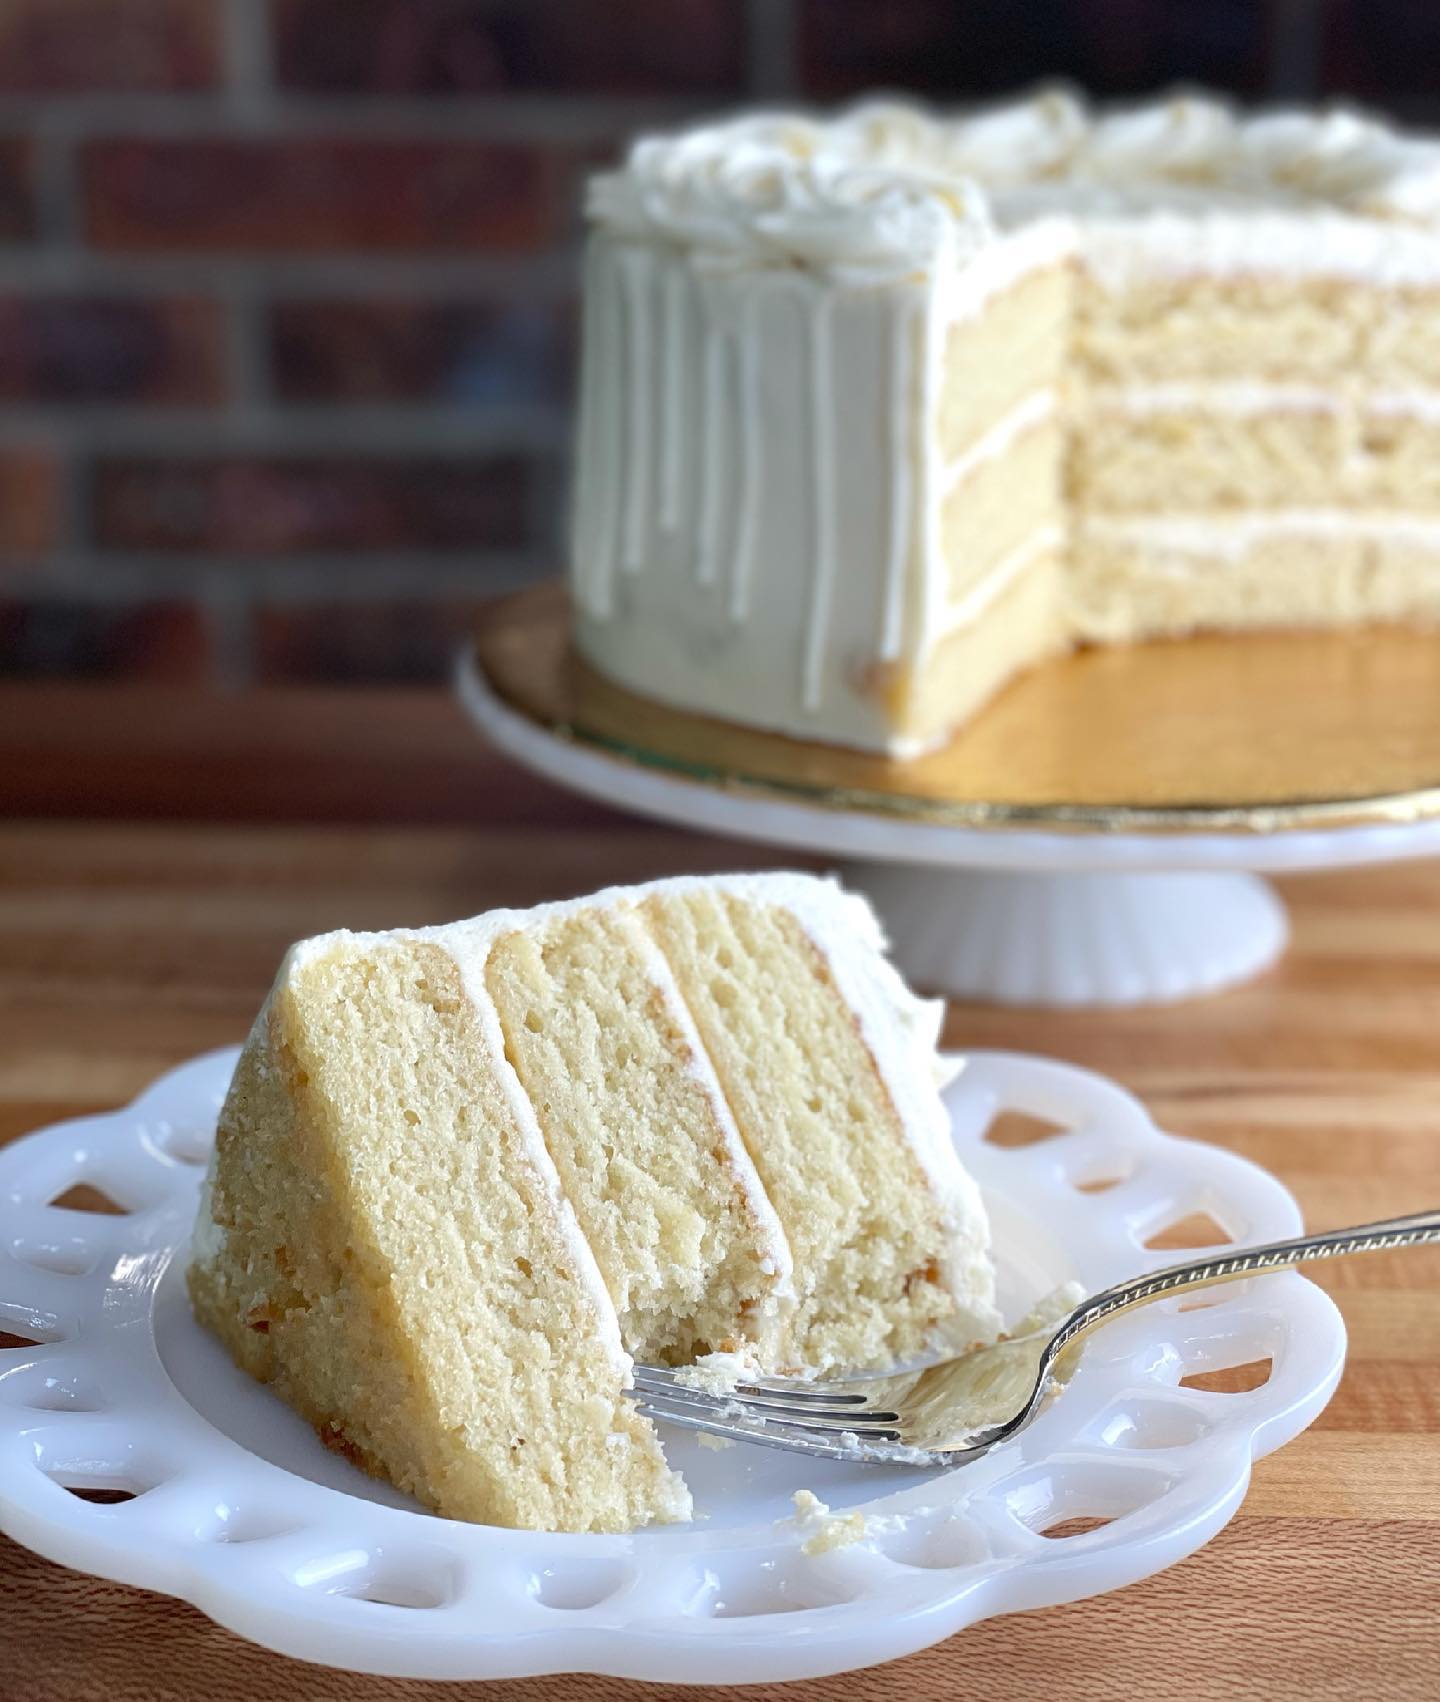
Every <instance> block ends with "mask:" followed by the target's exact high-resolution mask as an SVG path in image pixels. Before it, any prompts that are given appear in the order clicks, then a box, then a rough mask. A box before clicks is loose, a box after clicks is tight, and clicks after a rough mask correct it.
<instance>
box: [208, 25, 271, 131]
mask: <svg viewBox="0 0 1440 1702" xmlns="http://www.w3.org/2000/svg"><path fill="white" fill-rule="evenodd" d="M220 8H221V9H220V52H221V64H222V69H223V77H224V85H223V98H224V100H225V102H226V104H227V106H228V107H229V110H230V111H232V112H234V113H237V114H241V115H243V116H245V117H248V118H250V119H252V120H259V119H262V118H265V119H268V117H269V115H270V112H271V108H272V105H273V100H274V92H275V75H274V70H275V68H274V62H273V54H272V42H271V29H270V17H269V12H268V9H267V8H266V7H265V6H263V5H261V4H260V0H220Z"/></svg>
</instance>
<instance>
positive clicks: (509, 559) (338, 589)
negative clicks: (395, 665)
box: [6, 548, 560, 608]
mask: <svg viewBox="0 0 1440 1702" xmlns="http://www.w3.org/2000/svg"><path fill="white" fill-rule="evenodd" d="M559 573H560V567H559V564H558V559H557V558H556V557H555V556H554V555H553V554H546V553H542V552H540V551H535V550H481V549H477V550H469V551H464V550H455V551H431V552H430V553H428V554H427V553H425V552H424V551H414V550H412V551H405V552H391V551H387V552H383V553H378V552H377V553H376V554H374V555H370V554H366V553H365V552H357V553H353V554H352V553H347V552H344V551H338V552H331V553H327V552H323V551H313V550H312V551H296V552H295V553H294V554H293V555H287V556H243V555H209V554H206V553H204V552H203V551H198V550H191V551H175V552H174V553H173V554H172V553H170V552H168V551H158V550H156V551H148V552H146V551H120V550H116V551H106V550H103V549H98V548H97V549H94V550H89V551H86V550H75V551H71V552H68V553H66V554H64V555H60V556H55V557H52V558H50V559H49V560H48V561H45V562H43V563H41V564H40V565H38V566H36V567H28V566H27V567H26V568H25V570H24V572H23V573H16V574H15V576H14V578H13V580H12V582H11V586H10V587H9V592H10V594H9V595H7V598H6V600H7V601H10V602H27V601H28V602H74V603H81V604H86V605H90V604H93V605H95V606H98V607H108V606H112V605H114V606H130V605H135V604H143V603H162V602H163V603H168V602H182V603H197V602H200V601H202V600H203V598H204V597H205V595H206V594H207V592H208V593H210V594H214V593H216V592H217V591H218V590H223V591H224V592H225V594H226V595H232V594H233V596H234V597H235V598H236V599H238V600H241V601H245V602H248V603H254V604H273V605H274V606H276V607H283V608H288V607H304V606H306V605H308V604H312V603H316V602H324V603H344V604H352V603H353V604H357V605H363V604H366V603H380V602H400V601H404V602H419V603H424V602H438V601H440V600H441V599H442V598H444V599H454V598H456V597H464V598H471V599H475V600H477V601H478V600H483V599H484V598H486V597H489V596H493V595H497V594H499V593H501V592H504V591H508V590H513V589H515V588H517V587H519V586H522V585H533V584H534V583H536V581H537V580H540V579H544V578H551V577H558V575H559Z"/></svg>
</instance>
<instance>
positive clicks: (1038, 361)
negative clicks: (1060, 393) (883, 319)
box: [937, 263, 1074, 464]
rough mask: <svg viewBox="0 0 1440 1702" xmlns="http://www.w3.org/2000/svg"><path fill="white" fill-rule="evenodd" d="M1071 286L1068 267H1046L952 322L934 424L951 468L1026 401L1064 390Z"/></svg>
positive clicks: (945, 351) (947, 333)
mask: <svg viewBox="0 0 1440 1702" xmlns="http://www.w3.org/2000/svg"><path fill="white" fill-rule="evenodd" d="M1073 289H1074V279H1073V275H1072V271H1071V268H1070V266H1069V265H1068V263H1067V264H1063V265H1050V266H1045V267H1043V268H1041V269H1040V270H1038V271H1035V272H1031V273H1028V274H1024V275H1022V276H1021V277H1020V278H1018V279H1017V280H1016V281H1015V282H1014V283H1013V284H1011V285H1010V287H1009V288H1008V289H1006V290H1004V291H1002V292H1001V293H1000V294H999V295H996V296H993V297H991V298H990V299H989V300H987V301H986V302H985V304H984V307H983V309H982V310H980V311H979V312H976V313H966V314H964V315H962V316H961V317H959V318H956V319H954V320H952V321H951V322H950V324H949V325H948V327H947V328H946V331H945V345H944V358H943V364H942V368H941V375H940V396H939V407H938V420H937V437H938V443H939V449H940V454H941V457H942V459H943V460H944V461H945V462H946V463H947V464H948V463H949V462H951V461H953V460H955V459H956V458H957V457H958V456H961V455H963V454H965V453H966V452H967V451H968V450H969V449H970V448H971V447H972V446H973V445H974V444H975V442H976V441H977V440H978V439H980V438H981V437H983V436H984V434H985V433H986V432H987V431H989V430H991V429H992V428H993V426H994V425H995V423H996V421H998V420H1000V419H1003V418H1004V417H1005V415H1006V414H1008V413H1009V412H1010V411H1011V410H1012V409H1014V408H1015V407H1017V406H1018V405H1020V404H1021V403H1022V402H1024V401H1025V399H1026V398H1027V397H1029V396H1033V395H1035V394H1037V393H1040V392H1045V391H1051V392H1053V391H1054V390H1055V389H1056V387H1057V386H1058V385H1059V382H1060V375H1061V371H1062V368H1063V365H1064V360H1065V352H1066V348H1067V345H1068V341H1069V325H1070V311H1071V298H1072V295H1073Z"/></svg>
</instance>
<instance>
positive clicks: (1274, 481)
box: [571, 93, 1440, 755]
mask: <svg viewBox="0 0 1440 1702" xmlns="http://www.w3.org/2000/svg"><path fill="white" fill-rule="evenodd" d="M589 213H590V219H591V222H592V227H593V229H592V235H591V239H590V242H589V247H588V251H587V258H586V266H585V284H584V326H583V360H582V381H581V402H580V423H579V443H578V477H577V488H576V492H575V506H574V528H573V548H572V579H571V583H572V593H573V602H574V610H575V636H576V641H577V645H578V647H579V650H580V652H581V654H582V655H583V656H584V657H585V658H586V659H587V660H588V661H589V662H590V663H591V664H592V665H593V666H594V667H595V668H596V669H598V670H599V671H600V672H601V673H603V674H605V675H607V676H608V677H610V678H612V679H614V680H616V681H618V682H619V683H620V684H622V685H625V686H628V687H630V688H631V689H633V690H635V691H637V692H640V693H642V694H645V695H648V696H651V697H654V698H657V699H660V700H662V701H664V702H667V703H671V704H674V705H677V706H681V707H684V708H687V709H692V710H697V711H700V712H703V713H707V714H711V715H715V716H719V717H722V718H724V719H727V720H731V721H736V722H742V723H746V724H750V725H754V726H759V727H765V728H771V729H775V730H778V731H782V732H786V733H790V734H794V735H797V736H799V737H802V738H806V739H814V740H821V741H829V742H833V743H839V744H846V745H852V746H857V747H860V748H865V749H875V750H883V751H888V752H891V753H894V754H897V755H907V754H913V753H915V752H918V751H920V750H924V749H926V748H929V747H931V746H934V745H936V744H938V743H940V742H943V740H944V739H945V737H946V736H947V734H948V733H949V732H950V731H951V730H952V729H953V728H955V727H956V726H957V725H959V724H960V723H961V722H963V721H964V720H965V719H966V718H967V717H968V716H970V715H971V714H973V713H974V712H975V711H976V710H977V709H978V708H979V707H980V706H981V705H982V704H983V703H984V702H985V701H986V699H987V698H988V697H989V696H990V695H991V694H992V693H993V692H994V691H995V690H996V689H997V688H998V687H999V686H1000V685H1001V684H1002V683H1003V682H1004V681H1005V680H1007V679H1008V678H1010V677H1011V676H1012V675H1013V674H1014V673H1015V672H1016V670H1018V669H1019V668H1022V667H1024V666H1026V665H1027V664H1030V663H1033V662H1035V661H1037V660H1039V659H1040V658H1042V657H1044V656H1047V655H1051V654H1054V653H1056V652H1059V651H1061V650H1062V649H1064V648H1065V647H1067V646H1069V645H1072V644H1075V643H1077V642H1116V641H1126V640H1136V639H1146V638H1155V637H1163V636H1176V635H1183V634H1187V633H1190V632H1194V631H1197V630H1200V629H1232V628H1245V627H1262V626H1263V627H1283V626H1311V627H1314V626H1337V625H1347V624H1351V623H1359V622H1364V621H1376V620H1387V621H1394V620H1399V621H1412V622H1426V623H1428V622H1431V621H1434V620H1435V619H1436V617H1437V616H1440V143H1437V142H1436V141H1434V140H1431V139H1427V138H1415V137H1408V136H1404V135H1401V134H1398V133H1397V132H1395V131H1394V130H1392V129H1390V128H1388V127H1386V126H1385V125H1383V124H1380V123H1377V122H1374V121H1372V120H1369V119H1366V118H1362V117H1359V116H1356V115H1354V114H1351V113H1347V112H1340V111H1336V112H1330V113H1327V114H1311V113H1299V112H1290V113H1276V114H1272V115H1269V116H1262V117H1243V116H1241V115H1238V114H1237V113H1235V112H1233V111H1232V110H1230V109H1229V108H1227V107H1225V106H1223V105H1220V104H1218V103H1217V102H1214V101H1211V100H1207V99H1201V98H1179V99H1172V100H1166V101H1163V102H1160V103H1158V104H1155V105H1151V106H1147V107H1143V108H1141V109H1139V110H1134V111H1127V112H1120V113H1114V114H1109V115H1101V116H1096V115H1093V114H1091V113H1090V112H1089V111H1087V110H1086V108H1085V107H1084V106H1083V105H1082V104H1081V103H1080V102H1079V101H1077V100H1076V99H1074V98H1072V97H1071V96H1069V95H1066V94H1061V93H1052V94H1046V95H1043V96H1041V97H1038V98H1035V99H1031V100H1027V101H1025V102H1023V103H1021V104H1019V105H1015V106H1011V107H1007V108H1004V109H1001V110H997V111H991V112H988V113H983V114H980V115H978V116H972V117H959V118H951V117H942V116H938V115H935V114H932V113H929V112H926V111H924V110H921V109H919V108H917V107H913V106H908V105H896V104H870V105H864V106H860V107H858V108H855V109H854V110H852V111H849V112H846V113H843V114H842V115H840V116H838V117H835V118H832V119H828V120H817V119H811V118H806V117H801V116H786V115H774V116H758V117H744V118H740V119H736V120H734V121H732V122H728V123H722V124H717V125H712V126H708V127H705V128H700V129H695V130H691V131H688V132H684V133H682V134H679V135H676V136H672V137H661V138H651V139H647V140H643V141H640V142H638V143H636V144H635V146H634V147H633V148H632V150H631V152H630V155H629V158H628V160H627V162H626V164H625V165H624V166H623V168H621V169H620V170H618V171H614V172H609V173H605V174H603V175H601V176H598V177H597V178H596V179H595V180H594V182H593V183H592V186H591V193H590V201H589Z"/></svg>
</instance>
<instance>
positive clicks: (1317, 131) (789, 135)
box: [588, 90, 1440, 284]
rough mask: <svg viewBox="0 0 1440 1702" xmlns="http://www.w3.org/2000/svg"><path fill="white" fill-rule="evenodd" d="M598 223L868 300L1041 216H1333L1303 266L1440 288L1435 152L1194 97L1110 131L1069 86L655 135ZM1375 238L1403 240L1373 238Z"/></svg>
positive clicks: (1291, 259) (1423, 140)
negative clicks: (1432, 280) (813, 278)
mask: <svg viewBox="0 0 1440 1702" xmlns="http://www.w3.org/2000/svg"><path fill="white" fill-rule="evenodd" d="M588 211H589V215H590V218H591V219H592V221H593V222H594V223H596V224H597V225H598V226H600V227H602V228H604V229H607V230H609V231H611V232H613V233H615V234H617V235H619V236H621V237H624V238H629V239H632V240H634V239H640V240H647V241H657V240H659V241H665V242H669V243H673V244H676V245H679V246H681V247H684V248H686V249H688V250H690V251H691V252H692V253H693V255H694V258H695V260H696V262H697V263H698V264H701V265H708V266H717V267H734V266H753V265H774V266H785V265H790V266H795V265H798V266H803V267H806V268H808V269H811V270H814V271H816V272H819V273H822V274H827V275H830V276H832V277H834V278H836V279H837V280H839V281H844V282H851V283H858V284H865V283H880V282H885V281H891V280H895V279H899V278H904V277H907V276H910V275H913V274H916V273H923V272H927V271H929V270H931V269H932V268H934V267H936V266H937V265H942V264H945V263H947V262H955V263H959V262H963V261H965V260H968V259H973V258H975V257H977V256H979V255H980V254H982V253H984V252H985V251H986V250H987V249H991V248H993V247H994V246H995V245H996V243H997V240H998V239H999V238H1000V237H1001V236H1002V235H1004V234H1005V233H1006V232H1008V231H1012V230H1014V229H1015V228H1017V227H1018V226H1023V225H1029V224H1031V223H1033V222H1034V221H1035V220H1036V219H1037V218H1040V217H1043V216H1045V215H1047V214H1059V215H1062V216H1064V215H1075V216H1083V217H1084V218H1085V219H1086V221H1087V222H1089V221H1101V222H1104V221H1107V220H1110V219H1120V220H1122V221H1123V222H1125V223H1127V224H1131V223H1133V222H1134V220H1135V219H1136V218H1137V216H1138V217H1147V216H1153V217H1158V218H1160V219H1162V220H1166V219H1170V220H1173V219H1176V218H1177V217H1178V218H1180V219H1183V220H1184V222H1185V223H1187V224H1189V223H1191V222H1192V220H1193V219H1194V218H1196V217H1202V216H1204V217H1209V216H1211V215H1214V214H1217V213H1218V214H1220V215H1222V216H1224V215H1226V214H1229V215H1231V216H1233V215H1235V214H1237V213H1238V214H1241V215H1245V216H1247V222H1248V221H1253V219H1254V217H1255V216H1256V215H1269V216H1270V217H1271V218H1272V219H1273V218H1274V217H1275V216H1276V215H1279V216H1280V221H1281V222H1282V223H1283V222H1285V221H1284V216H1285V215H1287V214H1288V215H1294V214H1297V213H1300V214H1305V215H1308V216H1309V217H1310V218H1311V219H1312V220H1313V219H1314V217H1315V215H1317V214H1319V215H1325V216H1326V232H1325V234H1326V240H1325V241H1323V242H1321V243H1319V244H1316V245H1312V246H1311V248H1310V249H1309V250H1302V251H1299V252H1304V253H1307V254H1308V259H1309V262H1310V265H1309V269H1311V270H1324V269H1334V270H1340V271H1346V272H1356V273H1364V272H1372V271H1376V270H1379V271H1381V272H1384V273H1386V274H1387V275H1401V276H1404V277H1409V276H1411V275H1412V274H1413V275H1419V274H1422V273H1423V274H1424V275H1427V276H1428V275H1430V274H1431V273H1435V274H1440V240H1436V241H1434V242H1432V241H1428V240H1423V239H1424V238H1433V239H1440V139H1436V138H1431V137H1425V136H1414V135H1408V134H1404V133H1401V132H1399V131H1397V130H1395V129H1394V128H1392V127H1391V126H1390V125H1388V124H1385V123H1384V122H1382V121H1380V120H1378V119H1374V118H1371V117H1367V116H1365V115H1363V114H1360V113H1357V112H1354V111H1351V110H1348V109H1344V108H1336V109H1332V110H1328V111H1324V112H1315V113H1310V112H1296V111H1277V112H1272V113H1265V114H1260V115H1256V116H1245V115H1242V114H1241V113H1239V112H1238V111H1236V110H1235V109H1234V108H1232V107H1230V106H1229V105H1227V104H1226V103H1224V102H1222V101H1219V100H1216V99H1213V98H1211V97H1208V96H1203V95H1198V94H1197V95H1189V94H1186V95H1177V96H1173V97H1170V98H1167V99H1164V100H1160V101H1157V102H1153V103H1150V104H1147V105H1145V106H1141V107H1137V108H1133V109H1129V110H1123V111H1113V112H1108V113H1105V114H1099V115H1097V114H1095V113H1093V112H1091V111H1090V109H1089V108H1088V107H1087V106H1086V105H1085V104H1084V103H1083V102H1082V101H1081V100H1080V99H1078V98H1077V97H1076V96H1074V95H1073V94H1070V93H1068V92H1066V91H1063V90H1047V91H1045V92H1043V93H1041V94H1038V95H1035V96H1032V97H1030V98H1029V99H1026V100H1024V101H1020V102H1017V103H1013V104H1011V105H1007V106H1004V107H999V108H996V109H993V110H990V111H986V112H980V113H976V114H946V113H941V112H938V111H934V110H931V109H928V108H925V107H923V106H920V105H917V104H913V103H909V102H902V101H895V100H888V101H871V102H866V103H863V104H861V105H858V106H855V107H852V108H849V109H847V110H844V111H842V112H840V113H838V114H836V115H834V116H831V117H824V118H821V117H811V116H806V115H803V114H786V113H761V114H750V115H744V116H740V117H736V118H730V119H726V120H723V121H721V122H718V123H715V124H709V125H703V126H699V127H696V128H692V129H689V130H686V131H683V132H679V133H677V134H674V135H668V136H652V137H645V138H642V139H640V140H639V141H637V142H636V143H635V144H634V145H633V146H632V147H631V149H630V152H629V155H628V157H627V159H626V161H625V163H624V164H623V166H622V167H621V168H620V169H618V170H616V171H611V172H606V173H602V174H600V175H598V176H597V177H595V178H594V179H592V181H591V186H590V196H589V206H588ZM1376 222H1379V223H1381V224H1382V225H1388V226H1391V227H1394V228H1393V229H1392V230H1391V231H1390V232H1389V233H1388V234H1389V236H1390V237H1391V238H1393V239H1395V240H1392V241H1385V240H1379V241H1377V239H1376V236H1375V234H1373V226H1374V224H1375V223H1376ZM1367 226H1368V227H1370V229H1371V231H1372V234H1371V236H1370V238H1369V239H1368V241H1367V240H1366V239H1365V237H1364V236H1363V235H1362V234H1361V233H1362V232H1363V231H1364V230H1365V229H1366V228H1367ZM1407 235H1408V236H1409V237H1410V238H1411V239H1412V240H1411V241H1409V242H1407V241H1406V240H1405V238H1406V236H1407ZM1416 237H1420V238H1422V241H1421V243H1420V244H1419V245H1418V246H1417V244H1416V242H1415V241H1414V240H1413V239H1414V238H1416ZM1214 246H1215V245H1213V244H1212V247H1214ZM1221 246H1222V248H1223V245H1221ZM1225 258H1226V256H1225V254H1224V253H1223V252H1221V253H1219V254H1212V255H1211V259H1212V260H1213V261H1214V263H1216V264H1217V265H1218V264H1223V263H1224V260H1225ZM1296 258H1297V255H1296V254H1287V256H1286V263H1287V264H1294V263H1295V261H1296Z"/></svg>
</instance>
